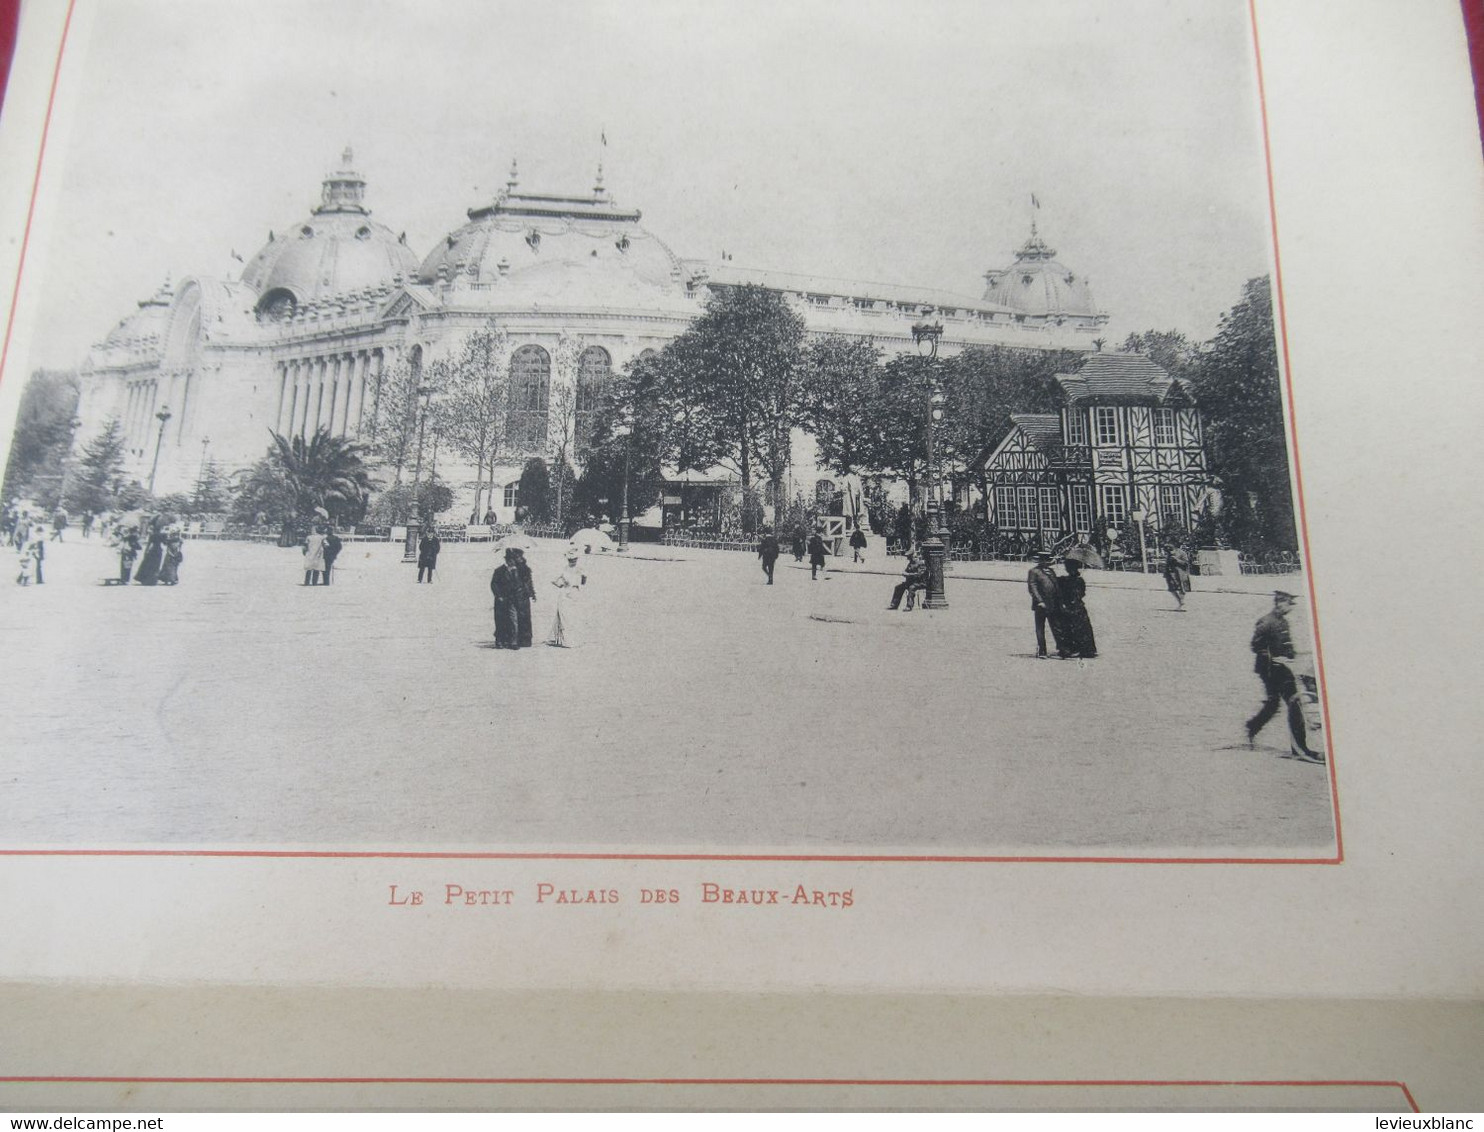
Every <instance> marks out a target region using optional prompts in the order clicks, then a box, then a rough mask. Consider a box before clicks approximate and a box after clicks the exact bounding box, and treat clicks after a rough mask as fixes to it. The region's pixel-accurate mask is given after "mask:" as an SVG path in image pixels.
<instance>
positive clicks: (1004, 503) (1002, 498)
mask: <svg viewBox="0 0 1484 1132" xmlns="http://www.w3.org/2000/svg"><path fill="white" fill-rule="evenodd" d="M994 514H995V525H996V526H998V527H999V528H1000V530H1002V531H1003V530H1014V529H1015V528H1016V527H1018V526H1019V525H1020V524H1019V523H1018V522H1016V518H1017V516H1016V514H1015V489H1014V488H1013V487H1005V486H1003V485H1001V486H999V487H996V488H995V489H994Z"/></svg>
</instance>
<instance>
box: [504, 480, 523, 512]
mask: <svg viewBox="0 0 1484 1132" xmlns="http://www.w3.org/2000/svg"><path fill="white" fill-rule="evenodd" d="M519 501H520V481H519V480H517V481H516V482H515V483H507V484H506V485H505V506H506V507H514V506H515V505H516V504H517V503H518V502H519Z"/></svg>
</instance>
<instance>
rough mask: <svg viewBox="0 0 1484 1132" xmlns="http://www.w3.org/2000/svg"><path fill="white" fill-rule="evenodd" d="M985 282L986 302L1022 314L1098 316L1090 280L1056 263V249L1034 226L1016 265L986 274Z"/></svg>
mask: <svg viewBox="0 0 1484 1132" xmlns="http://www.w3.org/2000/svg"><path fill="white" fill-rule="evenodd" d="M984 281H985V283H986V284H987V286H986V287H985V289H984V300H985V302H990V303H997V304H999V305H1000V306H1004V307H1009V308H1010V309H1011V310H1013V311H1016V312H1018V313H1019V314H1024V315H1032V316H1038V317H1045V316H1051V317H1056V316H1059V315H1070V316H1078V317H1086V318H1093V317H1097V315H1098V308H1097V304H1096V303H1095V302H1093V299H1092V290H1091V288H1089V287H1088V285H1087V280H1086V279H1083V278H1082V277H1081V276H1080V275H1078V274H1077V273H1076V272H1075V271H1072V270H1071V269H1069V268H1067V267H1064V266H1062V265H1061V264H1060V263H1058V262H1057V261H1056V249H1055V248H1052V247H1048V246H1047V244H1046V241H1045V240H1043V239H1041V237H1040V236H1039V235H1037V233H1036V226H1035V223H1034V222H1032V224H1031V237H1030V239H1029V240H1027V241H1026V242H1025V246H1024V247H1022V248H1021V249H1020V250H1019V251H1018V252H1016V253H1015V265H1014V266H1013V267H1008V268H1005V269H1004V270H1000V271H986V272H985V273H984Z"/></svg>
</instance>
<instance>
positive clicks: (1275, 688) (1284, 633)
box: [1247, 590, 1298, 747]
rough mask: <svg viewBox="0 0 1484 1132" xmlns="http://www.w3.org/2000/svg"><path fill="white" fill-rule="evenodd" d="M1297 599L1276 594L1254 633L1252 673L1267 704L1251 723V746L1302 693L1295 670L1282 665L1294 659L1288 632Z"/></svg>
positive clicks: (1259, 619) (1289, 595)
mask: <svg viewBox="0 0 1484 1132" xmlns="http://www.w3.org/2000/svg"><path fill="white" fill-rule="evenodd" d="M1296 601H1297V598H1295V597H1294V596H1293V594H1291V593H1288V592H1287V591H1285V590H1274V591H1273V608H1272V609H1270V610H1269V611H1268V612H1267V613H1265V614H1263V615H1262V616H1261V617H1259V618H1258V619H1257V624H1256V625H1255V626H1253V629H1252V645H1251V647H1252V653H1253V662H1252V671H1253V672H1255V673H1257V678H1258V679H1259V680H1261V681H1262V689H1263V701H1262V707H1260V708H1258V709H1257V714H1256V715H1254V716H1253V717H1252V718H1251V719H1249V720H1248V721H1247V746H1249V747H1251V746H1252V744H1253V741H1254V740H1255V739H1256V738H1257V733H1258V732H1259V731H1261V730H1262V729H1263V728H1264V727H1266V726H1267V724H1268V720H1270V719H1272V718H1273V716H1275V715H1277V714H1278V708H1279V707H1280V706H1281V705H1282V704H1284V703H1285V702H1286V701H1287V700H1288V699H1289V697H1291V696H1293V695H1294V694H1295V693H1296V692H1297V691H1298V683H1297V681H1296V680H1295V679H1294V676H1293V670H1292V669H1291V668H1289V667H1288V665H1286V664H1284V663H1282V662H1283V661H1284V660H1292V659H1293V656H1294V650H1293V635H1292V633H1290V632H1289V629H1288V614H1289V612H1290V611H1291V610H1292V609H1293V606H1294V603H1295V602H1296Z"/></svg>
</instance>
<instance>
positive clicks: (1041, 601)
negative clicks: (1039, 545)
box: [1025, 550, 1061, 660]
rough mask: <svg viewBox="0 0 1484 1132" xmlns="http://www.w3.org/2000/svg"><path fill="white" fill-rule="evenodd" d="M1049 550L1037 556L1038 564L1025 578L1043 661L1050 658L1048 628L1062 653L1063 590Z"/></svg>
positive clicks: (1038, 647) (1038, 654)
mask: <svg viewBox="0 0 1484 1132" xmlns="http://www.w3.org/2000/svg"><path fill="white" fill-rule="evenodd" d="M1051 562H1052V556H1051V552H1050V551H1049V550H1043V551H1041V553H1039V554H1037V555H1036V564H1035V566H1033V567H1032V568H1031V572H1030V573H1029V574H1027V575H1026V576H1025V585H1026V589H1028V590H1030V594H1031V609H1033V610H1034V611H1035V614H1036V656H1037V657H1038V658H1039V659H1041V660H1047V659H1049V658H1050V654H1049V653H1047V651H1046V626H1047V625H1050V626H1051V639H1052V643H1053V644H1055V645H1056V647H1057V652H1058V653H1060V652H1061V641H1060V639H1059V638H1060V634H1059V633H1058V632H1057V629H1058V623H1057V616H1058V614H1059V613H1060V611H1061V589H1060V587H1059V586H1058V584H1057V577H1056V569H1055V568H1054V567H1053V566H1052V565H1051Z"/></svg>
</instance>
